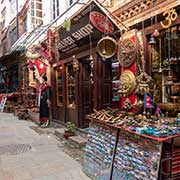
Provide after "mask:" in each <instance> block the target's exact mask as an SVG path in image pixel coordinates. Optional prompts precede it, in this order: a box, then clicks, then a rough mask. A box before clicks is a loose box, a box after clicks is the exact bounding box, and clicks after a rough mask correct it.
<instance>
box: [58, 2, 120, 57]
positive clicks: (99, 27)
mask: <svg viewBox="0 0 180 180" xmlns="http://www.w3.org/2000/svg"><path fill="white" fill-rule="evenodd" d="M115 32H116V36H117V37H119V34H120V33H119V29H118V27H117V26H116V25H115V23H114V22H113V21H112V20H111V19H109V17H107V14H105V13H104V11H103V10H102V9H101V8H100V7H99V6H98V5H97V4H96V3H95V2H92V3H91V4H90V5H89V6H88V7H85V8H84V9H83V10H82V11H81V12H80V13H78V14H77V15H76V16H74V17H73V18H72V19H71V28H70V31H66V29H65V28H63V27H61V28H60V29H59V39H61V41H60V42H59V43H58V49H59V52H60V57H61V58H64V57H67V56H69V55H71V54H73V53H74V52H77V51H81V47H82V46H85V45H89V44H90V41H91V42H97V41H98V40H99V39H101V38H102V37H103V36H105V35H107V34H108V35H110V36H115ZM117 32H118V33H117Z"/></svg>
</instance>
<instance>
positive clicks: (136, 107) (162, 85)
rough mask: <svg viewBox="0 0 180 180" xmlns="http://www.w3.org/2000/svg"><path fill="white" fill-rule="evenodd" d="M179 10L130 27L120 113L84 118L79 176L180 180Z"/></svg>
mask: <svg viewBox="0 0 180 180" xmlns="http://www.w3.org/2000/svg"><path fill="white" fill-rule="evenodd" d="M179 10H180V7H179V6H174V7H173V8H170V9H168V10H165V11H164V12H162V13H159V14H156V15H155V16H154V17H153V18H152V17H150V18H147V19H146V20H144V21H143V22H139V23H138V24H135V25H133V26H132V27H133V28H135V29H133V30H127V31H126V32H125V33H124V34H122V37H121V38H120V40H119V41H118V48H117V59H118V63H117V64H118V65H119V67H118V70H119V73H120V76H119V78H118V79H116V81H117V82H118V84H116V86H114V87H115V89H114V91H115V94H116V95H117V98H119V101H118V102H119V103H120V108H118V109H115V108H110V107H108V108H102V109H101V110H96V109H94V112H93V113H91V114H89V115H86V118H87V119H88V120H90V121H91V123H90V129H89V133H88V142H87V145H86V149H85V158H84V164H83V170H84V172H85V173H86V174H87V175H88V176H89V177H91V178H92V179H94V180H95V179H105V180H117V179H118V180H125V179H127V180H137V179H138V180H139V179H147V180H149V179H152V180H156V179H159V180H166V179H173V180H178V179H180V160H179V159H180V143H179V142H178V141H179V138H180V77H179V74H180V58H179V53H180V51H179V48H178V47H179V35H180V33H179V30H180V28H179V16H178V15H179V13H180V11H179ZM167 14H170V16H168V18H169V19H167V18H166V15H167ZM165 18H166V19H165ZM117 64H116V65H115V67H117V66H118V65H117ZM114 72H117V71H116V70H115V71H112V73H113V74H114ZM115 99H116V98H115Z"/></svg>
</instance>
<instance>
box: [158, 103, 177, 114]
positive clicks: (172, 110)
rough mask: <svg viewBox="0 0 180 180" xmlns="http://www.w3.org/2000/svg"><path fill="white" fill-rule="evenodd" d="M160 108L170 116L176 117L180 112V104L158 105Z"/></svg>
mask: <svg viewBox="0 0 180 180" xmlns="http://www.w3.org/2000/svg"><path fill="white" fill-rule="evenodd" d="M158 105H159V106H160V108H161V109H162V110H164V111H167V112H168V113H169V115H170V116H176V115H177V113H178V112H179V111H180V103H169V102H168V103H159V104H158Z"/></svg>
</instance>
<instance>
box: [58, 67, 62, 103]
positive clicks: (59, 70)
mask: <svg viewBox="0 0 180 180" xmlns="http://www.w3.org/2000/svg"><path fill="white" fill-rule="evenodd" d="M56 87H57V105H58V106H62V104H63V84H62V66H59V67H58V68H57V71H56Z"/></svg>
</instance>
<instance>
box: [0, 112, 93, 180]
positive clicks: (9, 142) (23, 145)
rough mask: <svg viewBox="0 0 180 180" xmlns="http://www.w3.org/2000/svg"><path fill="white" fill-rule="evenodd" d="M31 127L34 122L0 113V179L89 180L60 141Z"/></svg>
mask: <svg viewBox="0 0 180 180" xmlns="http://www.w3.org/2000/svg"><path fill="white" fill-rule="evenodd" d="M31 126H35V124H34V123H33V122H31V121H23V120H18V119H17V118H16V117H15V116H13V115H12V114H7V113H0V180H90V179H89V178H88V177H87V176H86V175H85V174H84V173H83V172H82V170H81V165H80V164H79V163H78V162H77V161H75V160H74V159H72V158H71V157H70V156H68V155H67V154H66V153H64V152H63V151H62V149H61V148H60V147H61V146H63V144H62V143H61V141H58V140H57V138H56V137H55V136H54V135H53V134H46V133H43V134H38V133H37V132H35V131H34V130H33V129H32V128H30V127H31Z"/></svg>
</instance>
